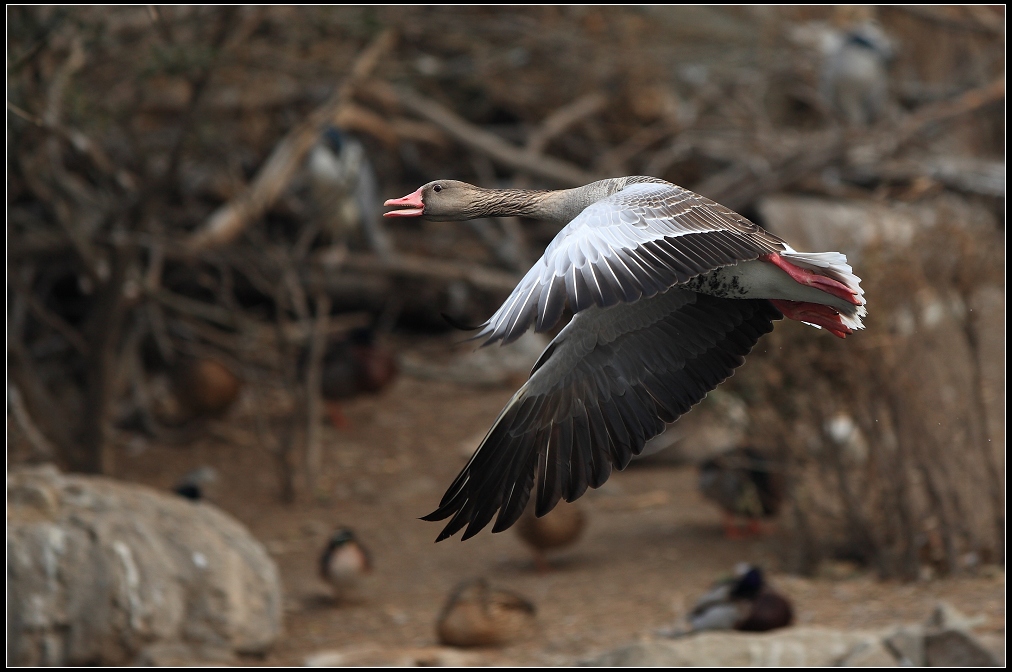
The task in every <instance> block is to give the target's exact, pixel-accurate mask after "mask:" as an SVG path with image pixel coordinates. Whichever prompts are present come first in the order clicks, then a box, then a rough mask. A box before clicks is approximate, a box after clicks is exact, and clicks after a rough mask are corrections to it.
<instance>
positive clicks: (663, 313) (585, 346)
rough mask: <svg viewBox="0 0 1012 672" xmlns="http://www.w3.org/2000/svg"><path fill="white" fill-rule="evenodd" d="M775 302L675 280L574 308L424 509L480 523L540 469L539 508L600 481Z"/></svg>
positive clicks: (682, 404) (741, 344)
mask: <svg viewBox="0 0 1012 672" xmlns="http://www.w3.org/2000/svg"><path fill="white" fill-rule="evenodd" d="M781 317H782V316H781V314H780V312H779V311H777V309H776V308H775V307H774V306H773V304H771V303H770V302H769V301H766V300H765V299H750V300H749V299H746V300H740V299H739V300H736V299H721V298H717V297H712V296H707V295H704V294H697V293H695V292H691V291H688V290H683V289H678V288H672V289H669V290H668V291H667V292H664V293H662V294H659V295H657V296H654V297H653V298H649V299H644V300H642V301H638V302H636V303H630V304H621V305H618V306H615V307H613V308H609V309H607V310H603V309H601V308H596V307H592V308H589V309H588V310H586V311H584V312H581V313H579V314H577V315H576V316H575V317H574V318H573V319H572V321H571V322H570V323H569V324H568V325H566V327H565V328H564V329H563V330H562V331H561V332H560V333H559V335H558V336H557V337H556V338H555V340H553V341H552V342H551V344H549V346H548V348H546V349H545V352H544V353H542V355H541V357H540V359H539V360H538V362H537V364H535V365H534V369H533V371H532V372H531V377H530V379H529V380H528V381H527V382H526V383H525V384H524V385H523V387H521V388H520V390H519V391H518V392H517V393H516V394H515V395H513V398H512V399H510V401H509V403H508V404H507V405H506V408H504V409H503V411H502V413H500V414H499V417H498V418H497V419H496V421H495V424H493V425H492V429H490V430H489V432H488V434H487V435H486V436H485V439H484V440H483V441H482V443H481V445H480V446H479V447H478V450H477V451H476V452H475V454H474V455H473V456H472V457H471V459H470V461H469V462H468V463H467V465H466V466H465V467H464V469H463V470H462V471H461V472H460V474H459V475H458V476H457V478H456V479H455V480H454V482H453V483H452V484H451V485H450V487H449V489H448V490H447V492H446V494H445V495H444V496H443V499H442V501H441V502H440V504H439V508H438V509H436V511H434V512H433V513H431V514H429V515H428V516H426V517H425V518H424V520H444V519H446V518H449V517H450V516H453V518H452V519H451V520H450V522H449V523H448V524H447V525H446V527H445V528H444V529H443V531H442V533H441V534H440V535H439V538H438V539H437V541H438V540H442V539H445V538H447V537H449V536H451V535H453V534H454V533H456V532H457V531H458V530H460V529H462V528H463V527H465V526H467V530H466V531H465V532H464V536H463V538H464V539H467V538H469V537H471V536H474V535H475V534H477V533H478V532H479V531H480V530H481V529H482V528H484V527H485V526H486V525H487V524H488V523H489V522H490V521H491V520H492V518H493V517H494V516H495V515H496V512H498V518H497V519H496V522H495V525H494V527H493V528H492V531H493V532H499V531H501V530H505V529H506V528H508V527H510V526H511V525H512V524H513V523H514V522H516V520H517V519H518V518H519V517H520V514H521V513H522V512H523V510H524V507H525V506H526V504H527V501H528V499H529V498H530V495H531V491H532V489H533V488H534V487H535V479H536V481H537V508H536V513H537V515H539V516H541V515H544V514H545V513H547V512H548V511H550V510H551V509H552V508H553V507H554V506H555V505H556V504H557V503H558V501H559V499H560V498H564V499H565V500H566V501H573V500H575V499H576V498H577V497H579V496H580V495H582V494H583V493H584V492H585V491H586V489H587V487H588V486H589V487H594V488H596V487H598V486H600V485H601V484H602V483H604V482H605V481H606V480H607V479H608V476H609V475H610V474H611V470H612V467H615V468H617V469H620V470H621V469H624V468H625V466H626V465H627V464H628V463H629V460H630V459H631V457H632V456H633V455H636V454H639V453H640V452H641V451H642V450H643V444H644V442H645V441H646V440H647V439H649V438H651V437H653V436H655V435H657V434H659V433H660V432H661V430H663V429H664V423H665V422H674V420H675V419H676V418H678V416H680V415H682V414H683V413H685V412H686V411H688V410H689V408H690V407H691V406H692V405H693V404H695V403H696V402H698V401H699V400H700V399H702V398H703V397H704V396H705V395H706V393H707V392H708V391H710V390H712V389H713V388H715V387H716V386H717V385H718V384H719V383H720V382H721V381H722V380H724V379H725V378H727V377H728V376H730V375H731V374H732V373H733V371H734V369H735V368H736V367H738V366H739V365H741V364H742V362H744V356H745V355H746V354H747V353H748V352H749V350H751V349H752V346H753V345H755V343H756V341H757V340H758V339H759V337H760V336H761V335H762V334H765V333H766V332H768V331H770V330H772V328H773V320H777V319H780V318H781Z"/></svg>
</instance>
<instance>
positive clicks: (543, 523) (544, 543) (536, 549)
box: [514, 504, 587, 572]
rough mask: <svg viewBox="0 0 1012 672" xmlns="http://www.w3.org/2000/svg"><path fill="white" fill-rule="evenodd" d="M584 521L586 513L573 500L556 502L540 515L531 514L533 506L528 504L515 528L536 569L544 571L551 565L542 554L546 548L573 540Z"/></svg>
mask: <svg viewBox="0 0 1012 672" xmlns="http://www.w3.org/2000/svg"><path fill="white" fill-rule="evenodd" d="M586 525H587V520H586V516H585V515H584V513H583V511H582V510H581V509H580V507H579V506H577V505H576V504H568V505H566V506H557V507H555V508H554V509H552V511H551V512H550V513H549V514H547V515H545V516H542V517H541V518H538V517H537V516H536V515H534V506H528V507H527V508H526V509H524V514H523V515H522V516H520V520H518V521H517V525H516V528H514V529H516V531H517V534H518V535H519V536H520V538H521V539H523V541H524V543H526V544H527V545H528V546H529V547H530V548H531V551H533V553H534V564H535V565H536V566H537V568H538V571H540V572H547V571H548V570H549V569H551V566H550V565H549V564H548V560H547V559H546V558H545V551H551V550H555V549H559V548H565V547H566V546H569V545H570V544H573V543H574V542H576V540H577V539H579V538H580V535H581V534H583V528H584V527H586Z"/></svg>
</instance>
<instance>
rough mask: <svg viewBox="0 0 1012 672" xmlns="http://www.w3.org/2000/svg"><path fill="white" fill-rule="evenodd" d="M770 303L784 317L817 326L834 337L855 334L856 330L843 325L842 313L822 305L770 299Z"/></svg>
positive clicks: (845, 336)
mask: <svg viewBox="0 0 1012 672" xmlns="http://www.w3.org/2000/svg"><path fill="white" fill-rule="evenodd" d="M770 302H771V303H772V304H773V305H774V306H776V307H777V310H779V311H780V312H781V313H783V314H784V317H786V318H789V319H792V320H798V321H799V322H807V323H809V324H817V325H818V326H820V327H822V328H823V329H825V330H826V331H828V332H829V333H831V334H833V335H834V336H839V337H840V338H847V334H853V333H854V330H853V329H851V328H850V327H848V326H847V325H845V324H844V323H843V320H842V319H840V313H839V311H838V310H836V309H835V308H832V307H830V306H824V305H822V304H821V303H809V302H808V301H786V300H783V299H770Z"/></svg>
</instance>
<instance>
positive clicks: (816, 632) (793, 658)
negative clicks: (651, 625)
mask: <svg viewBox="0 0 1012 672" xmlns="http://www.w3.org/2000/svg"><path fill="white" fill-rule="evenodd" d="M880 647H881V636H880V635H879V634H878V633H874V632H860V631H858V632H845V631H840V630H830V629H827V628H815V627H808V628H792V629H789V630H782V631H778V632H771V633H762V634H758V633H756V634H752V633H741V632H703V633H700V634H697V635H691V636H688V637H684V638H681V639H675V640H670V641H668V640H655V641H648V642H637V643H635V644H630V645H628V646H623V647H621V648H618V649H615V650H613V651H609V652H608V653H605V654H604V655H602V656H599V657H598V658H595V659H592V660H588V661H584V662H583V663H581V664H582V665H589V666H603V667H632V666H677V667H699V666H708V667H757V666H759V667H765V666H776V667H798V666H801V667H825V666H828V665H838V664H840V663H842V662H845V661H846V660H847V659H848V657H850V656H852V655H853V654H860V653H861V652H863V651H866V650H867V651H877V650H878V649H879V648H880ZM859 664H860V663H859ZM894 664H895V663H894Z"/></svg>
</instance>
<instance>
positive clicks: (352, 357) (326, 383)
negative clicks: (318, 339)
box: [299, 328, 399, 428]
mask: <svg viewBox="0 0 1012 672" xmlns="http://www.w3.org/2000/svg"><path fill="white" fill-rule="evenodd" d="M307 357H308V352H304V353H303V354H302V358H301V361H300V363H299V368H300V369H304V368H305V366H306V359H307ZM321 367H322V369H321V371H320V395H321V396H322V397H323V400H324V404H325V406H326V409H327V414H328V416H329V417H330V421H331V424H333V425H334V426H335V427H340V428H346V427H347V426H348V420H347V418H345V416H344V412H343V411H342V409H341V404H340V402H342V401H344V400H347V399H352V398H354V397H356V396H358V395H360V394H375V393H377V392H380V391H381V390H383V389H384V388H385V387H387V385H389V384H390V383H391V382H393V380H394V379H395V378H396V377H397V374H398V371H399V369H398V365H397V358H396V356H395V355H394V353H392V352H390V350H388V349H387V348H385V347H383V346H382V345H380V344H379V343H377V342H376V332H375V331H374V330H373V329H370V328H358V329H353V330H352V331H351V333H349V334H348V335H347V336H346V337H344V338H340V339H334V340H332V341H331V342H330V343H328V345H327V349H326V351H325V352H324V354H323V362H322V364H321Z"/></svg>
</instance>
